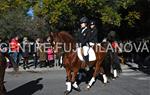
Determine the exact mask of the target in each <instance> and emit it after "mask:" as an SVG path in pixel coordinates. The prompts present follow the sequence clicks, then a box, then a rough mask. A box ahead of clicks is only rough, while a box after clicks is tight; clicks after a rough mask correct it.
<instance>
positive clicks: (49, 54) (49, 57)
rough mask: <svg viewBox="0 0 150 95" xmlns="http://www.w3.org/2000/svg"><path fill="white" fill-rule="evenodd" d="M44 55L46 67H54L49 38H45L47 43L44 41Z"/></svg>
mask: <svg viewBox="0 0 150 95" xmlns="http://www.w3.org/2000/svg"><path fill="white" fill-rule="evenodd" d="M46 42H47V43H46V47H48V48H46V49H47V50H46V55H47V59H46V61H47V62H46V66H49V67H53V66H54V52H53V49H52V40H51V38H50V37H48V38H47V41H46Z"/></svg>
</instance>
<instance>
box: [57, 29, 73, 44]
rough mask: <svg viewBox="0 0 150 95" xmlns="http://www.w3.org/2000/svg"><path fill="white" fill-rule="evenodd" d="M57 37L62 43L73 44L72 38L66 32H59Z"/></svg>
mask: <svg viewBox="0 0 150 95" xmlns="http://www.w3.org/2000/svg"><path fill="white" fill-rule="evenodd" d="M58 36H59V37H60V39H62V40H63V42H64V43H75V39H74V38H73V36H72V35H70V34H69V33H68V32H66V31H61V32H59V33H58Z"/></svg>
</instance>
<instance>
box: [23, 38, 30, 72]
mask: <svg viewBox="0 0 150 95" xmlns="http://www.w3.org/2000/svg"><path fill="white" fill-rule="evenodd" d="M22 44H23V52H22V57H23V69H26V68H28V69H29V66H28V60H29V41H28V38H27V37H24V38H23V42H22Z"/></svg>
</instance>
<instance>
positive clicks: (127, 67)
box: [6, 64, 129, 72]
mask: <svg viewBox="0 0 150 95" xmlns="http://www.w3.org/2000/svg"><path fill="white" fill-rule="evenodd" d="M121 68H122V70H126V69H129V66H127V65H123V64H121ZM54 70H65V68H64V67H62V68H60V66H57V67H52V68H49V67H43V68H39V67H38V68H36V69H34V68H33V67H30V69H26V70H24V69H23V67H22V66H20V67H19V71H20V72H26V71H27V72H30V71H36V72H40V71H54ZM13 71H14V70H13V68H7V69H6V72H13Z"/></svg>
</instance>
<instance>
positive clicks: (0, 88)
mask: <svg viewBox="0 0 150 95" xmlns="http://www.w3.org/2000/svg"><path fill="white" fill-rule="evenodd" d="M5 69H6V59H5V57H4V56H3V55H2V53H1V52H0V95H5V94H6V89H5V86H4V76H5Z"/></svg>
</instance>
